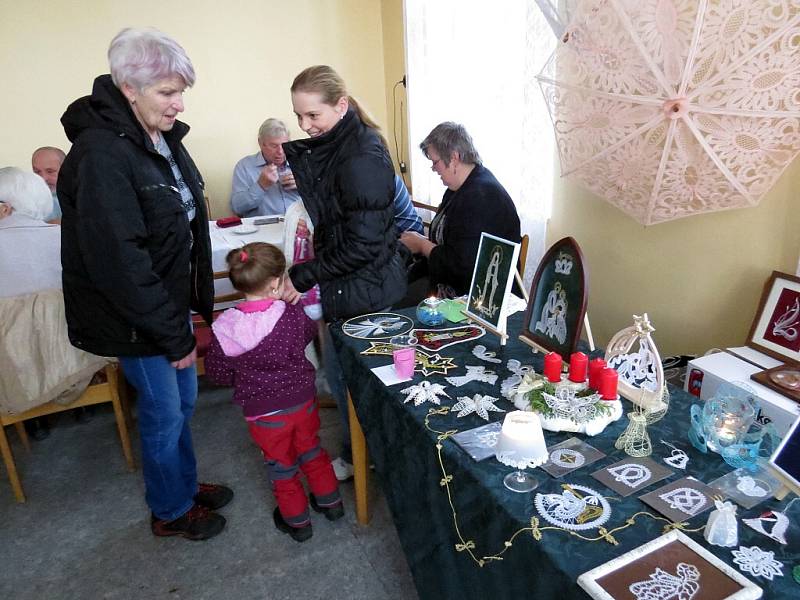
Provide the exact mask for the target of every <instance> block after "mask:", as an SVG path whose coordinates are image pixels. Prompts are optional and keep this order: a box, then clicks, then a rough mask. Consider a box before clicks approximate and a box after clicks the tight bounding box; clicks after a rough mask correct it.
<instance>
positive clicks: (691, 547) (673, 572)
mask: <svg viewBox="0 0 800 600" xmlns="http://www.w3.org/2000/svg"><path fill="white" fill-rule="evenodd" d="M578 585H579V586H581V587H582V588H583V589H584V590H586V593H588V594H589V596H591V597H592V598H595V599H598V600H600V599H602V600H621V599H622V598H625V599H629V598H703V600H753V599H755V598H760V597H761V596H762V594H763V590H762V589H761V587H759V586H758V585H756V584H755V583H753V582H752V581H750V580H749V579H747V578H746V577H745V576H744V575H742V574H741V573H739V571H737V570H736V569H735V568H733V567H731V566H729V565H728V564H727V563H725V562H724V561H723V560H721V559H719V558H717V557H716V556H715V555H714V554H712V553H711V552H709V551H708V550H706V549H705V548H703V546H701V545H700V544H698V543H697V542H695V541H694V540H693V539H691V538H690V537H689V536H687V535H686V534H685V533H682V532H680V531H678V530H672V531H670V532H669V533H665V534H664V535H662V536H660V537H657V538H656V539H654V540H651V541H649V542H647V543H646V544H643V545H641V546H639V547H638V548H634V549H633V550H631V551H630V552H626V553H625V554H623V555H622V556H619V557H617V558H615V559H613V560H610V561H608V562H607V563H604V564H602V565H600V566H599V567H595V568H594V569H592V570H591V571H587V572H586V573H584V574H583V575H581V576H580V577H578Z"/></svg>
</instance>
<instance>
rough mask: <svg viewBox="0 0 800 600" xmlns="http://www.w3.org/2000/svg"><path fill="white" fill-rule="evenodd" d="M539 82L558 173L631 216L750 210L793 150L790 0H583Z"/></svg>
mask: <svg viewBox="0 0 800 600" xmlns="http://www.w3.org/2000/svg"><path fill="white" fill-rule="evenodd" d="M537 79H538V80H539V83H540V85H541V87H542V91H543V93H544V96H545V100H546V102H547V104H548V107H549V110H550V115H551V117H552V120H553V124H554V127H555V131H556V139H557V144H558V149H559V155H560V158H561V168H562V175H565V176H566V175H571V176H572V177H574V178H576V179H577V180H579V181H580V182H582V183H583V184H584V185H585V186H586V187H588V188H589V189H590V190H592V191H593V192H594V193H596V194H598V195H600V196H602V197H603V198H605V199H606V200H608V201H609V202H610V203H611V204H613V205H614V206H616V207H618V208H619V209H621V210H622V211H624V212H625V213H627V214H628V215H630V216H632V217H633V218H634V219H636V220H637V221H639V222H640V223H642V224H645V225H650V224H653V223H658V222H662V221H669V220H671V219H677V218H680V217H685V216H689V215H692V214H697V213H704V212H713V211H718V210H726V209H731V208H742V207H748V206H755V205H757V204H758V202H759V200H760V199H761V197H762V196H763V195H764V194H765V193H766V192H767V191H768V190H769V189H770V187H771V186H772V185H773V184H774V182H775V180H776V179H777V178H778V177H779V175H780V174H781V173H782V172H783V170H784V169H785V168H786V167H787V166H788V165H789V163H791V161H792V160H793V159H794V157H795V156H796V155H797V152H798V150H800V0H699V1H698V0H585V1H584V2H582V3H581V4H580V5H579V6H578V7H577V8H576V10H575V13H574V15H573V19H572V21H571V22H570V25H569V26H568V27H567V29H566V32H565V34H564V37H563V38H562V43H560V44H559V47H558V48H557V50H556V51H555V53H554V54H553V55H552V56H551V58H550V60H549V61H548V63H547V65H545V68H544V69H543V71H542V72H541V73H540V75H539V76H538V77H537Z"/></svg>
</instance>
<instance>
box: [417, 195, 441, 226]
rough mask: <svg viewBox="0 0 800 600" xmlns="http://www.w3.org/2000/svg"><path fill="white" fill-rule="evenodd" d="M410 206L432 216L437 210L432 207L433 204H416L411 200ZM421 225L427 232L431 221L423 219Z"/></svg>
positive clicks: (436, 207) (435, 207)
mask: <svg viewBox="0 0 800 600" xmlns="http://www.w3.org/2000/svg"><path fill="white" fill-rule="evenodd" d="M411 204H412V205H413V206H414V208H421V209H422V210H427V211H430V212H431V213H433V214H434V215H435V214H436V211H437V210H439V207H438V206H434V205H433V204H426V203H425V202H417V201H416V200H412V201H411ZM420 218H421V217H420ZM431 220H432V219H431ZM422 225H423V227H424V228H425V231H428V228H430V226H431V221H430V220H428V221H426V220H425V219H422Z"/></svg>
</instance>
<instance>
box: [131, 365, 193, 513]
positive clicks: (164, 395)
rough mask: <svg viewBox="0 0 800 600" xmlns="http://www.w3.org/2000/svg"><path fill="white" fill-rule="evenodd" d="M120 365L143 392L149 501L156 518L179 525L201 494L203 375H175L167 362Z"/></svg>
mask: <svg viewBox="0 0 800 600" xmlns="http://www.w3.org/2000/svg"><path fill="white" fill-rule="evenodd" d="M119 362H120V365H121V366H122V371H123V372H124V373H125V377H127V378H128V381H130V382H131V385H133V387H135V388H136V391H137V392H138V399H137V406H138V409H137V413H138V416H139V435H140V437H141V440H142V473H143V475H144V486H145V500H146V501H147V505H148V506H149V507H150V510H151V511H152V512H153V514H154V515H155V516H156V518H158V519H165V520H167V521H171V520H173V519H177V518H178V517H180V516H181V515H183V514H184V513H186V512H187V511H188V510H189V509H190V508H191V507H192V505H193V504H194V499H193V498H194V495H195V494H196V493H197V489H198V488H197V465H196V463H195V458H194V448H193V446H192V432H191V430H190V429H189V420H190V419H191V418H192V413H193V412H194V405H195V401H196V400H197V370H196V368H195V366H194V365H192V366H191V367H189V368H186V369H175V368H174V367H172V365H170V362H169V361H168V360H167V358H166V357H165V356H135V357H130V356H125V357H120V359H119Z"/></svg>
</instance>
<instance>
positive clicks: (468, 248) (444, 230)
mask: <svg viewBox="0 0 800 600" xmlns="http://www.w3.org/2000/svg"><path fill="white" fill-rule="evenodd" d="M483 232H486V233H491V234H492V235H495V236H497V237H500V238H503V239H506V240H508V241H510V242H516V243H519V241H520V226H519V216H518V215H517V209H516V208H515V207H514V202H513V201H512V200H511V196H509V195H508V192H506V190H505V188H504V187H503V186H502V185H500V182H499V181H497V179H495V176H494V175H492V172H491V171H489V169H487V168H486V167H483V166H481V165H475V168H474V169H473V170H472V172H471V173H470V174H469V176H468V177H467V179H466V180H465V181H464V183H463V184H462V185H461V187H460V188H458V190H457V191H455V192H454V191H452V190H449V189H448V190H446V191H445V193H444V196H443V197H442V204H441V206H440V207H439V210H438V211H437V212H436V218H435V219H434V220H433V223H432V224H431V230H430V239H431V241H432V242H434V243H436V244H437V246H436V247H435V248H434V249H433V250H432V251H431V254H430V256H429V257H428V274H429V276H430V282H431V287H432V288H433V289H434V290H436V287H437V286H438V285H441V286H443V287H445V288H447V287H449V288H452V290H450V293H451V294H453V295H459V296H460V295H462V294H466V293H467V291H468V290H469V284H470V281H471V279H472V271H473V268H474V266H475V257H476V256H477V254H478V244H479V243H480V240H481V233H483Z"/></svg>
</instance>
